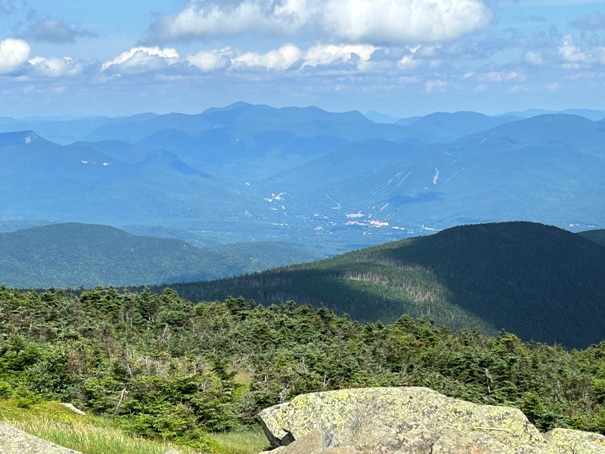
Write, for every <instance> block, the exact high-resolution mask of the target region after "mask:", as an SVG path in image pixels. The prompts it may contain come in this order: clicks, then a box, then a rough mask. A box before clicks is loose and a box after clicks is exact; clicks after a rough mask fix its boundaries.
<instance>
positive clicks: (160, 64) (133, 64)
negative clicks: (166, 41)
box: [101, 46, 179, 74]
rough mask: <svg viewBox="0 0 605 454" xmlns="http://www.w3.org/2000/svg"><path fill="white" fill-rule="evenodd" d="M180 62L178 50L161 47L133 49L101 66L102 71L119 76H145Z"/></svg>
mask: <svg viewBox="0 0 605 454" xmlns="http://www.w3.org/2000/svg"><path fill="white" fill-rule="evenodd" d="M178 61H179V54H178V52H177V51H176V49H172V48H164V49H162V48H160V47H146V46H139V47H133V48H132V49H130V50H127V51H126V52H122V53H121V54H120V55H118V56H117V57H115V58H114V59H112V60H109V61H106V62H105V63H103V65H102V66H101V71H104V72H105V71H110V72H115V73H119V74H144V73H148V72H154V71H159V70H162V69H164V68H166V67H168V66H169V65H172V64H174V63H177V62H178Z"/></svg>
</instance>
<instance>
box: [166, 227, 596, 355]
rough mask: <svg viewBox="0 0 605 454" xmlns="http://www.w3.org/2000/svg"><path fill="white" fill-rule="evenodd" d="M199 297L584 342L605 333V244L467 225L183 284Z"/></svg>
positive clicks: (557, 233)
mask: <svg viewBox="0 0 605 454" xmlns="http://www.w3.org/2000/svg"><path fill="white" fill-rule="evenodd" d="M173 288H176V289H177V291H178V292H179V294H181V295H183V296H185V297H188V298H189V299H191V300H192V301H201V300H215V299H217V300H222V299H224V298H225V297H227V296H229V295H232V296H238V295H242V296H244V297H245V298H249V299H254V300H256V301H257V302H262V303H264V304H271V303H277V302H283V301H287V300H294V301H296V302H298V303H301V304H311V305H314V306H322V305H325V306H326V307H328V308H330V309H333V310H335V311H337V312H339V313H348V314H350V315H351V317H353V318H354V319H356V320H360V321H377V320H380V321H382V322H385V323H386V322H393V321H395V320H397V319H398V318H399V317H400V316H401V315H402V314H410V315H412V316H413V317H425V318H427V319H429V320H432V321H434V322H435V323H436V324H437V325H444V326H448V327H450V328H452V329H456V330H458V329H472V328H475V327H478V328H481V329H483V330H484V331H486V332H488V333H494V334H495V333H497V332H498V331H499V330H501V329H504V330H507V331H509V332H513V333H515V334H517V335H518V336H520V337H522V338H523V339H525V340H532V339H533V340H536V341H540V342H548V343H561V344H564V345H566V346H569V347H585V346H587V345H589V344H591V343H597V342H600V341H601V340H602V339H604V338H605V325H604V324H603V320H605V305H604V302H605V246H603V245H602V244H599V243H598V242H595V241H591V240H588V239H586V238H583V237H582V236H580V235H577V234H574V233H571V232H568V231H565V230H562V229H558V228H556V227H552V226H546V225H542V224H538V223H528V222H509V223H493V224H480V225H467V226H461V227H454V228H451V229H447V230H444V231H442V232H439V233H436V234H434V235H429V236H424V237H417V238H411V239H407V240H402V241H396V242H391V243H387V244H384V245H380V246H375V247H371V248H367V249H362V250H358V251H353V252H350V253H347V254H344V255H340V256H337V257H333V258H330V259H326V260H322V261H319V262H313V263H308V264H301V265H295V266H290V267H285V268H281V269H277V270H272V271H265V272H262V273H258V274H253V275H246V276H240V277H235V278H231V279H225V280H221V281H215V282H199V283H191V284H184V285H177V286H175V287H173Z"/></svg>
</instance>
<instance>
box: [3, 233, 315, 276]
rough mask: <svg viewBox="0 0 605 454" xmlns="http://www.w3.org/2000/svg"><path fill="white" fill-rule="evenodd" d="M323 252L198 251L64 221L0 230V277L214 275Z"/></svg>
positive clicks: (278, 246) (249, 246) (273, 246)
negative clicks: (7, 231) (5, 230)
mask: <svg viewBox="0 0 605 454" xmlns="http://www.w3.org/2000/svg"><path fill="white" fill-rule="evenodd" d="M321 257H322V256H321V255H319V254H317V253H314V252H312V251H309V250H307V249H305V248H303V247H300V246H295V245H289V244H282V243H269V242H255V243H238V244H229V245H217V246H213V247H206V248H198V247H194V246H192V245H191V244H188V243H186V242H184V241H180V240H177V239H169V238H161V239H160V238H152V237H149V236H138V235H133V234H130V233H127V232H125V231H123V230H120V229H116V228H114V227H109V226H103V225H90V224H79V223H64V224H52V225H45V226H39V227H33V228H28V229H23V230H18V231H16V232H9V233H0V282H1V283H2V284H3V285H6V286H7V287H16V288H49V287H57V288H63V287H72V288H78V287H80V286H84V287H87V288H90V287H94V286H97V285H116V286H125V285H145V284H162V283H170V282H183V281H193V280H203V279H217V278H219V277H224V276H233V275H237V274H242V273H250V272H254V271H260V270H263V269H268V268H274V267H276V266H279V265H285V264H291V263H298V262H305V261H311V260H316V259H318V258H321Z"/></svg>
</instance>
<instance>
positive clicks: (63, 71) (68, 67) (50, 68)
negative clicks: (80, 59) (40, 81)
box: [28, 57, 84, 77]
mask: <svg viewBox="0 0 605 454" xmlns="http://www.w3.org/2000/svg"><path fill="white" fill-rule="evenodd" d="M28 63H29V64H30V65H32V66H33V67H34V72H35V73H37V74H39V75H42V76H45V77H75V76H78V75H80V74H81V73H82V71H83V69H84V67H83V65H82V64H81V63H77V62H75V61H74V60H73V59H72V58H70V57H63V58H44V57H34V58H32V59H31V60H29V61H28Z"/></svg>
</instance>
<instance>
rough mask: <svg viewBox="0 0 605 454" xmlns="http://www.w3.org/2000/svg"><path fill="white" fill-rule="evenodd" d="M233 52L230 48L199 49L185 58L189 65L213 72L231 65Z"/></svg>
mask: <svg viewBox="0 0 605 454" xmlns="http://www.w3.org/2000/svg"><path fill="white" fill-rule="evenodd" d="M234 56H235V52H234V51H233V50H232V49H231V48H225V49H220V50H210V51H201V52H198V53H197V54H195V55H190V56H188V57H187V58H186V60H187V61H188V62H189V64H190V65H192V66H195V67H196V68H197V69H199V70H200V71H202V72H213V71H217V70H220V69H226V68H228V67H229V66H231V59H232V58H233V57H234Z"/></svg>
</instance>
